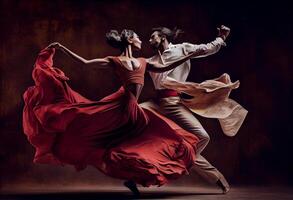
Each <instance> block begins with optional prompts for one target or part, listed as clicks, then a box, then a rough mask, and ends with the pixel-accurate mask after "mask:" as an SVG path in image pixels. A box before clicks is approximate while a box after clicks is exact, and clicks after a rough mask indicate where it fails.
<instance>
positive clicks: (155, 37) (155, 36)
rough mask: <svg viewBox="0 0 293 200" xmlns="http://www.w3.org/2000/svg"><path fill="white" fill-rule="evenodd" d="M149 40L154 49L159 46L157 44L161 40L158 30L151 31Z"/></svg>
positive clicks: (159, 43)
mask: <svg viewBox="0 0 293 200" xmlns="http://www.w3.org/2000/svg"><path fill="white" fill-rule="evenodd" d="M149 42H150V45H151V46H152V47H153V48H155V49H158V48H159V46H160V45H161V42H162V37H161V36H160V35H159V32H158V31H155V32H153V33H152V35H151V38H150V40H149Z"/></svg>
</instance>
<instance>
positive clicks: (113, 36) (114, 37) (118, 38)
mask: <svg viewBox="0 0 293 200" xmlns="http://www.w3.org/2000/svg"><path fill="white" fill-rule="evenodd" d="M134 34H135V33H134V31H133V30H129V29H124V30H122V32H121V33H120V34H119V33H118V31H117V30H110V31H109V32H108V33H106V40H107V43H108V44H109V45H110V46H112V47H114V48H118V49H120V50H123V49H124V48H125V47H126V46H127V45H128V39H130V38H132V37H133V36H134Z"/></svg>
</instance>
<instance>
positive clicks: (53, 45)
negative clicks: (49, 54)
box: [47, 42, 62, 49]
mask: <svg viewBox="0 0 293 200" xmlns="http://www.w3.org/2000/svg"><path fill="white" fill-rule="evenodd" d="M61 47H62V45H61V44H60V43H59V42H53V43H51V44H50V45H49V46H48V47H47V48H55V49H60V48H61Z"/></svg>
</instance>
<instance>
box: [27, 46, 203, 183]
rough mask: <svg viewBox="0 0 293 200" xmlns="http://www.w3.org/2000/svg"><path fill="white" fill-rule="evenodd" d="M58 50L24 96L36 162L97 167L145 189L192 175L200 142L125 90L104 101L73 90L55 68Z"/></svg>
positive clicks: (38, 67) (40, 65)
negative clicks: (86, 96) (89, 98)
mask: <svg viewBox="0 0 293 200" xmlns="http://www.w3.org/2000/svg"><path fill="white" fill-rule="evenodd" d="M53 55H54V50H53V49H46V50H43V51H42V52H41V53H40V54H39V56H38V58H37V61H36V64H35V68H34V70H33V79H34V81H35V86H32V87H30V88H28V89H27V91H26V92H25V93H24V95H23V97H24V102H25V107H24V110H23V128H24V133H25V134H26V135H27V138H28V140H29V142H30V143H31V144H32V145H33V146H34V147H35V149H36V153H35V158H34V162H35V163H47V164H71V165H74V166H75V167H76V169H78V170H81V169H84V168H85V167H86V166H87V165H93V166H95V167H96V168H97V169H99V170H100V171H102V172H103V173H105V174H107V175H109V176H111V177H114V178H120V179H125V180H133V181H135V182H136V183H139V184H141V185H143V186H149V185H162V184H164V183H166V182H167V181H168V180H170V179H174V178H178V177H179V176H181V175H183V174H186V173H187V172H188V169H189V167H191V166H192V164H193V162H194V161H195V151H196V144H197V142H198V139H197V137H196V136H194V135H192V134H190V133H188V132H186V131H185V130H183V129H182V128H180V127H179V126H177V125H176V124H174V123H173V122H172V121H170V120H168V119H166V118H165V117H163V116H161V115H159V114H158V113H156V112H155V111H153V110H147V109H143V108H141V107H140V106H139V105H138V103H137V100H136V98H135V97H134V96H133V95H132V93H130V92H129V91H128V90H125V89H124V88H123V87H121V88H120V89H119V90H118V91H117V92H115V93H113V94H111V95H109V96H107V97H105V98H103V99H102V100H100V101H91V100H88V99H87V98H85V97H83V96H81V95H80V94H78V93H77V92H75V91H73V90H72V89H71V88H70V87H69V86H68V84H67V82H66V80H68V78H67V77H66V76H65V75H64V73H63V72H62V71H61V70H60V69H58V68H53V67H52V66H53V61H52V57H53Z"/></svg>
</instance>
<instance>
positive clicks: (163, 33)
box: [152, 27, 184, 42]
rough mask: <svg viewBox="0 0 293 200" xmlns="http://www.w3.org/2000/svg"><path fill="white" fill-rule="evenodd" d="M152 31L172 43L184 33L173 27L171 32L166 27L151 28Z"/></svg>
mask: <svg viewBox="0 0 293 200" xmlns="http://www.w3.org/2000/svg"><path fill="white" fill-rule="evenodd" d="M152 30H153V31H158V32H159V35H160V36H165V37H166V38H167V40H168V41H169V42H173V41H174V40H176V39H177V37H178V35H179V34H181V33H184V32H183V31H182V30H181V29H177V27H175V28H174V29H173V30H171V29H169V28H167V27H157V28H153V29H152Z"/></svg>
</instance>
